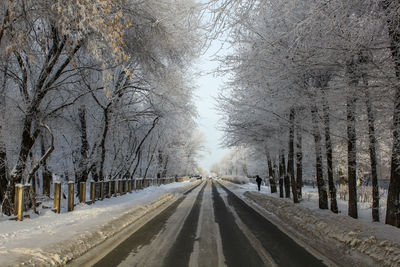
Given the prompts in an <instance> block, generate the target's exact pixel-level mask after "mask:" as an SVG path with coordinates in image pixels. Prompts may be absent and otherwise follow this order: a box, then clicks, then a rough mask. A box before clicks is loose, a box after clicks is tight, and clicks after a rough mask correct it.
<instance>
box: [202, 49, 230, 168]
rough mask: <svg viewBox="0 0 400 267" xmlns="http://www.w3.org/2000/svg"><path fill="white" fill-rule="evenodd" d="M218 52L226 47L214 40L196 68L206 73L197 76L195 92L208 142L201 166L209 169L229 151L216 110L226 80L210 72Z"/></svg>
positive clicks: (224, 51)
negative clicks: (222, 142) (220, 91)
mask: <svg viewBox="0 0 400 267" xmlns="http://www.w3.org/2000/svg"><path fill="white" fill-rule="evenodd" d="M216 53H218V55H221V53H226V49H221V43H220V42H218V41H214V42H213V43H212V45H211V47H210V48H209V49H208V50H207V52H206V53H205V54H204V55H203V56H201V57H200V59H199V60H198V64H196V69H197V70H199V71H201V72H202V73H203V74H204V75H201V76H200V77H197V78H196V81H195V82H196V84H197V86H198V89H197V90H196V92H195V95H196V97H195V103H196V105H197V111H198V113H199V118H198V120H197V122H198V125H199V128H200V130H201V131H202V132H204V134H205V136H206V138H207V143H206V149H207V152H206V153H204V158H203V159H201V160H200V166H201V167H202V168H204V169H209V168H210V167H211V165H212V164H214V163H216V162H218V161H219V160H220V159H222V157H223V156H224V155H225V154H226V153H227V152H228V150H227V149H224V148H222V147H221V145H220V143H221V138H222V136H223V133H222V132H221V131H218V130H217V127H218V125H219V124H221V122H219V120H220V118H221V117H220V116H219V115H218V111H217V110H216V105H217V103H216V100H215V99H214V98H216V97H217V95H218V92H219V90H220V88H221V86H222V85H223V83H224V80H226V79H225V78H224V77H215V75H213V74H210V73H209V72H212V71H213V70H214V69H215V68H216V67H217V66H218V63H217V62H214V61H212V58H213V57H214V55H215V54H216Z"/></svg>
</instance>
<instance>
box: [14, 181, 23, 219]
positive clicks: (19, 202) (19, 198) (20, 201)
mask: <svg viewBox="0 0 400 267" xmlns="http://www.w3.org/2000/svg"><path fill="white" fill-rule="evenodd" d="M15 189H16V190H15V191H16V199H17V202H16V203H17V205H16V207H17V209H16V210H17V220H18V221H22V220H23V219H24V185H22V184H17V185H15Z"/></svg>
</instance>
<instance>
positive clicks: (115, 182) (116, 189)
mask: <svg viewBox="0 0 400 267" xmlns="http://www.w3.org/2000/svg"><path fill="white" fill-rule="evenodd" d="M117 195H118V181H117V180H114V197H116V196H117Z"/></svg>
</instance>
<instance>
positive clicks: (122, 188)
mask: <svg viewBox="0 0 400 267" xmlns="http://www.w3.org/2000/svg"><path fill="white" fill-rule="evenodd" d="M186 180H188V177H179V178H178V177H177V178H164V179H136V180H134V179H132V180H109V181H100V182H94V181H91V182H90V201H86V182H81V183H80V184H79V202H80V203H85V204H93V203H95V201H96V200H104V198H111V197H112V196H114V197H117V196H118V195H120V196H122V195H125V194H126V193H132V190H133V189H134V190H138V189H143V188H146V187H149V186H153V185H158V186H159V185H161V184H170V183H172V182H183V181H186ZM25 188H26V189H27V190H25ZM29 190H30V185H22V184H17V185H15V198H14V203H15V207H14V210H15V215H16V216H17V218H16V219H17V221H22V220H23V218H24V210H27V209H26V208H25V205H24V204H25V198H26V197H25V194H26V192H29ZM61 197H62V193H61V182H54V204H53V211H54V212H55V213H60V212H61ZM67 206H68V207H67V210H68V212H70V211H73V210H74V206H75V183H74V182H73V181H69V182H68V201H67Z"/></svg>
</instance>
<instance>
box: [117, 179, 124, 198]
mask: <svg viewBox="0 0 400 267" xmlns="http://www.w3.org/2000/svg"><path fill="white" fill-rule="evenodd" d="M118 191H119V195H120V196H122V195H123V194H124V190H123V181H122V180H119V181H118Z"/></svg>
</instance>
